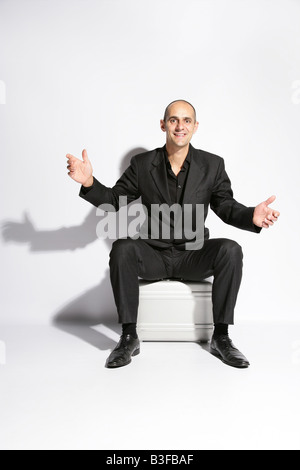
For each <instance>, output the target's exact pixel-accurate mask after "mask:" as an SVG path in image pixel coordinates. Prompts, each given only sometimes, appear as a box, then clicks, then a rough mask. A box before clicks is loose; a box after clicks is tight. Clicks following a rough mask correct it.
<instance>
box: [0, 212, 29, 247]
mask: <svg viewBox="0 0 300 470" xmlns="http://www.w3.org/2000/svg"><path fill="white" fill-rule="evenodd" d="M1 230H2V237H3V239H4V241H5V242H18V243H28V242H31V240H32V239H33V238H34V236H35V233H36V230H35V228H34V225H33V223H32V222H31V220H30V219H29V216H28V214H27V213H26V212H25V213H24V221H23V222H9V221H7V222H4V223H3V224H2V225H1Z"/></svg>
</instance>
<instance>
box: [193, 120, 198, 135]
mask: <svg viewBox="0 0 300 470" xmlns="http://www.w3.org/2000/svg"><path fill="white" fill-rule="evenodd" d="M198 127H199V122H198V121H197V122H196V123H195V127H194V132H193V134H195V133H196V132H197V130H198Z"/></svg>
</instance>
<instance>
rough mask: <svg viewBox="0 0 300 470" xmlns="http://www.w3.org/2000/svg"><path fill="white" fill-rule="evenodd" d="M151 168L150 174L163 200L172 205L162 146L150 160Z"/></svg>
mask: <svg viewBox="0 0 300 470" xmlns="http://www.w3.org/2000/svg"><path fill="white" fill-rule="evenodd" d="M152 165H153V169H152V170H151V176H152V178H153V180H154V183H155V184H156V187H157V189H158V191H159V193H160V194H161V196H162V198H163V200H164V201H165V202H166V203H167V204H169V205H172V202H171V197H170V194H169V187H168V179H167V169H166V163H165V155H164V147H163V148H160V149H158V152H157V155H156V157H155V159H154V160H153V162H152Z"/></svg>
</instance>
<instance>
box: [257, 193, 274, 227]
mask: <svg viewBox="0 0 300 470" xmlns="http://www.w3.org/2000/svg"><path fill="white" fill-rule="evenodd" d="M275 199H276V197H275V196H271V197H269V199H267V200H266V201H264V202H261V203H260V204H258V206H256V207H255V209H254V213H253V223H254V224H255V225H257V227H262V228H269V227H270V225H274V222H276V220H277V219H278V217H279V216H280V213H279V212H278V211H275V210H274V209H271V208H270V207H268V206H269V204H272V202H274V201H275Z"/></svg>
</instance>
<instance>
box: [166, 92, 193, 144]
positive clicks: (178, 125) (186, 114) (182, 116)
mask: <svg viewBox="0 0 300 470" xmlns="http://www.w3.org/2000/svg"><path fill="white" fill-rule="evenodd" d="M198 125H199V123H198V122H196V121H195V114H194V110H193V108H192V107H191V106H190V105H189V104H188V103H184V102H183V101H178V102H176V103H174V104H172V105H171V106H170V108H169V112H168V115H167V118H166V121H164V120H161V121H160V127H161V129H162V131H164V132H166V134H167V144H169V145H172V146H174V147H177V148H178V149H179V148H182V147H185V146H186V145H188V144H189V143H190V141H191V139H192V137H193V135H194V134H195V132H196V130H197V129H198Z"/></svg>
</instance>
